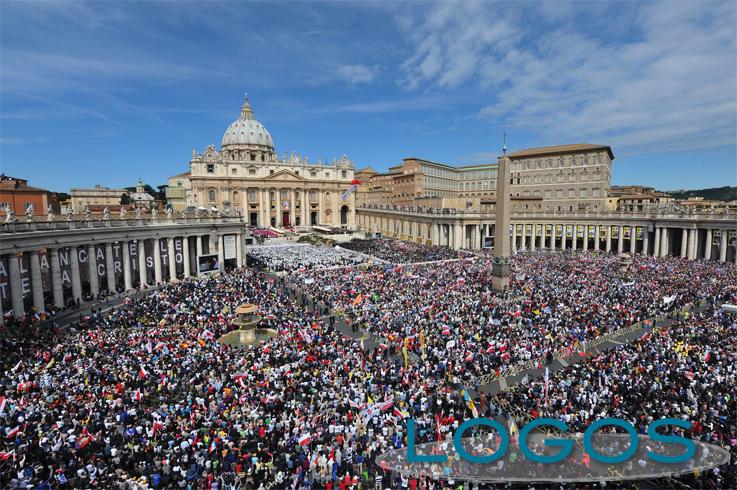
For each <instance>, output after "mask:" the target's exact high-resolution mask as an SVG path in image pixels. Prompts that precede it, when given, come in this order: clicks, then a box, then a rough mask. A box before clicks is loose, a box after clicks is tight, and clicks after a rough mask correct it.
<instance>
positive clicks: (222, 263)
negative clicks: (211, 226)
mask: <svg viewBox="0 0 737 490" xmlns="http://www.w3.org/2000/svg"><path fill="white" fill-rule="evenodd" d="M224 247H225V246H224V244H223V235H222V234H218V264H219V265H220V272H224V271H225V253H224V250H223V249H224Z"/></svg>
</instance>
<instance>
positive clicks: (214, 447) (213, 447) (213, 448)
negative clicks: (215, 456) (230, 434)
mask: <svg viewBox="0 0 737 490" xmlns="http://www.w3.org/2000/svg"><path fill="white" fill-rule="evenodd" d="M217 448H218V445H217V443H215V439H213V440H212V442H211V443H210V447H209V448H208V449H207V452H208V453H211V452H213V451H214V450H216V449H217Z"/></svg>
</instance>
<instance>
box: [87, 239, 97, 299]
mask: <svg viewBox="0 0 737 490" xmlns="http://www.w3.org/2000/svg"><path fill="white" fill-rule="evenodd" d="M87 265H88V266H89V269H90V294H91V295H92V297H96V296H97V295H98V294H100V281H99V279H98V278H97V250H96V247H95V245H94V244H93V243H90V244H89V245H87Z"/></svg>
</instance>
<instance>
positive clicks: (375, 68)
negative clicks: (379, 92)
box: [336, 64, 380, 85]
mask: <svg viewBox="0 0 737 490" xmlns="http://www.w3.org/2000/svg"><path fill="white" fill-rule="evenodd" d="M379 70H380V67H379V65H371V66H369V65H362V64H358V65H340V66H338V68H337V69H336V73H337V74H338V77H339V78H340V79H341V80H343V81H344V82H345V83H347V84H348V85H358V84H360V83H371V82H373V81H374V80H375V79H376V77H377V76H378V74H379Z"/></svg>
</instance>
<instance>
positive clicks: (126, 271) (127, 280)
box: [120, 240, 133, 291]
mask: <svg viewBox="0 0 737 490" xmlns="http://www.w3.org/2000/svg"><path fill="white" fill-rule="evenodd" d="M120 246H121V247H123V287H124V288H125V290H126V291H128V290H129V289H133V278H132V277H131V252H130V248H129V247H130V245H129V244H128V241H127V240H125V241H122V242H120Z"/></svg>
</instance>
